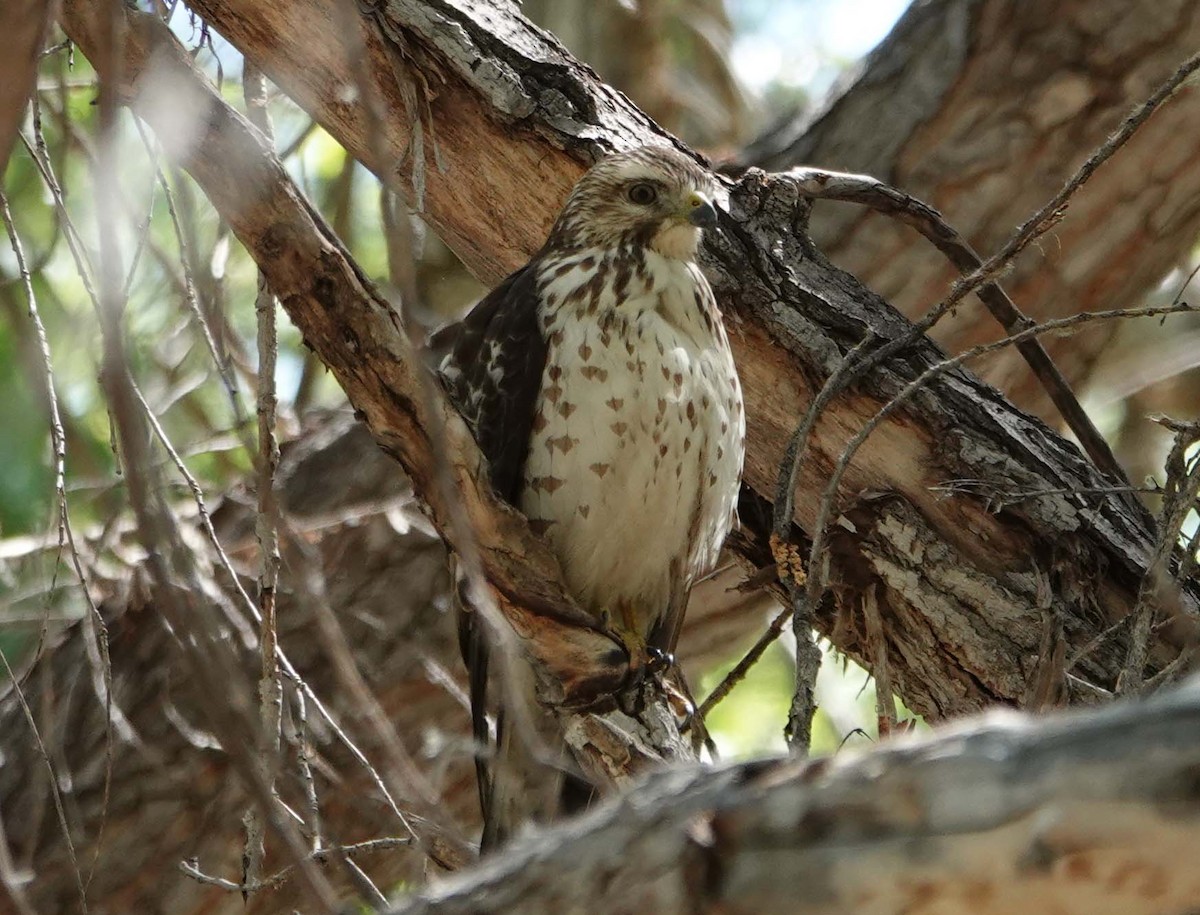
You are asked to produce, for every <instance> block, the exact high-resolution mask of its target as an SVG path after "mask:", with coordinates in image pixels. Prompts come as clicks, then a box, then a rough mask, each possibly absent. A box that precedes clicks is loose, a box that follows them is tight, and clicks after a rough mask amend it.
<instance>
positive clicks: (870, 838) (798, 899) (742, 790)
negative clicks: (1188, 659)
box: [393, 683, 1200, 915]
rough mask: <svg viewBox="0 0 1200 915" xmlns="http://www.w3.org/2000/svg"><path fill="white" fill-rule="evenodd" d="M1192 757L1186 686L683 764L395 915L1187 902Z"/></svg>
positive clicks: (1196, 747) (1197, 837) (1059, 908)
mask: <svg viewBox="0 0 1200 915" xmlns="http://www.w3.org/2000/svg"><path fill="white" fill-rule="evenodd" d="M1146 747H1154V748H1155V752H1154V753H1152V754H1147V753H1146ZM1198 762H1200V686H1197V684H1194V683H1193V684H1191V685H1190V686H1188V687H1187V688H1184V689H1181V690H1178V691H1176V692H1174V693H1172V694H1170V695H1169V696H1163V697H1161V698H1158V699H1154V700H1151V701H1147V702H1145V703H1140V704H1139V703H1125V704H1122V705H1119V706H1109V707H1107V708H1105V709H1102V710H1099V711H1091V712H1082V713H1080V712H1076V713H1071V714H1062V713H1060V714H1058V715H1055V716H1053V717H1043V718H1034V717H1033V716H1027V715H1017V714H1013V713H1007V714H996V713H992V714H990V715H987V716H984V717H982V718H978V719H975V720H972V721H967V722H963V723H961V724H959V725H957V726H955V727H952V728H946V729H945V732H944V733H942V734H940V735H937V736H935V737H933V738H932V739H926V740H914V739H897V740H892V741H888V742H886V743H885V744H883V745H882V746H880V747H878V748H877V749H874V750H871V751H868V752H865V753H862V754H860V755H857V756H851V755H849V754H844V755H840V756H838V757H837V758H835V759H833V760H821V761H819V762H813V763H807V764H806V763H803V762H799V761H795V760H783V759H780V760H773V761H763V760H759V761H756V762H753V763H745V764H741V765H735V766H727V767H722V768H718V769H715V770H707V771H705V770H697V769H684V770H677V771H674V772H670V773H663V774H661V775H659V776H657V777H655V778H652V779H649V780H647V781H646V782H644V783H642V784H641V785H639V786H638V788H637V789H636V790H635V792H634V795H633V797H631V798H627V799H624V800H621V801H619V802H607V803H605V804H604V805H603V806H602V807H601V808H600V809H598V810H596V811H594V812H593V813H591V814H589V815H588V816H586V817H584V818H581V819H580V820H578V821H575V822H572V823H569V824H564V825H563V826H561V827H559V828H555V829H550V830H547V831H546V832H545V833H544V834H542V835H539V836H536V837H533V838H531V839H530V840H529V841H527V842H524V843H517V845H516V846H515V847H514V848H512V849H511V850H510V851H509V852H507V853H505V854H502V855H500V856H498V858H497V860H496V861H494V862H493V864H492V865H491V866H490V867H489V868H487V869H486V870H483V869H481V870H478V871H475V872H474V873H471V874H463V875H462V876H461V877H459V878H457V879H455V880H452V881H447V882H446V883H443V884H441V885H440V886H438V887H435V888H431V889H429V890H427V891H425V892H422V893H419V894H417V895H416V896H415V897H413V898H410V899H409V900H407V901H403V902H401V903H400V904H399V905H397V906H396V908H395V909H393V912H394V913H395V915H458V913H462V915H466V913H471V915H485V913H486V915H500V913H514V915H515V913H518V912H519V913H522V915H541V913H547V915H549V913H558V912H564V911H590V910H591V909H592V908H594V907H595V902H596V900H597V899H603V900H604V901H605V905H606V907H609V908H612V907H615V908H618V909H621V908H622V905H623V904H626V905H627V906H629V907H632V908H633V909H636V910H638V911H648V912H650V911H652V912H655V913H657V915H691V913H695V912H715V911H720V912H722V913H727V915H758V913H761V912H777V913H780V915H788V913H796V915H800V913H804V915H843V913H846V912H857V911H864V907H865V908H866V909H870V910H878V911H881V912H904V911H921V910H929V911H933V910H945V911H954V912H959V911H970V912H973V913H977V915H1023V913H1028V912H1030V911H1038V912H1049V911H1054V912H1061V913H1063V915H1096V913H1098V912H1106V913H1121V915H1159V913H1163V912H1185V911H1191V910H1192V908H1193V907H1194V906H1195V903H1196V899H1197V898H1198V895H1197V894H1198V892H1200V886H1198V884H1197V878H1196V873H1195V869H1194V868H1193V867H1192V866H1191V864H1192V854H1193V850H1194V849H1195V847H1196V843H1198V842H1200V815H1198V813H1197V811H1198V810H1200V808H1198V807H1197V805H1196V804H1195V800H1196V791H1195V785H1194V780H1193V779H1192V778H1191V775H1190V774H1191V773H1192V772H1193V771H1194V768H1195V766H1196V765H1197V763H1198ZM613 849H620V850H621V854H620V855H617V856H614V855H613V853H612V850H613ZM1117 875H1126V876H1125V877H1124V878H1122V877H1118V876H1117ZM1134 875H1136V876H1134ZM634 900H636V902H634Z"/></svg>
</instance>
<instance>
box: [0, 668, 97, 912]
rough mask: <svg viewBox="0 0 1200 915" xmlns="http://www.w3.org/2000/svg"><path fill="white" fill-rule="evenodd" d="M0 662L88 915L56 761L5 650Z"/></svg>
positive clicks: (76, 886)
mask: <svg viewBox="0 0 1200 915" xmlns="http://www.w3.org/2000/svg"><path fill="white" fill-rule="evenodd" d="M0 663H3V664H4V670H5V672H6V673H7V674H8V679H9V682H10V684H11V688H12V691H13V694H14V695H15V696H16V697H17V701H18V702H19V703H20V704H21V710H22V711H23V712H24V713H25V720H26V721H28V722H29V730H30V732H31V733H32V734H33V739H34V742H35V743H36V744H37V749H38V755H39V756H41V758H42V762H44V763H45V764H46V770H47V771H48V772H49V774H50V793H51V796H52V797H53V798H54V809H55V810H56V811H57V813H58V825H59V827H60V828H61V829H62V833H63V839H64V840H66V844H67V857H68V858H69V859H70V861H71V871H72V872H73V873H74V875H75V888H76V890H78V892H79V907H80V908H81V909H82V910H83V912H84V915H87V910H88V908H87V889H86V888H85V887H84V885H83V873H82V872H81V871H80V870H79V859H78V858H77V857H76V855H75V843H74V842H73V841H71V827H70V825H69V824H68V823H67V811H66V808H65V807H64V806H63V799H62V792H61V791H60V790H59V787H58V773H57V772H55V770H54V763H53V762H52V761H51V760H50V753H49V751H48V750H47V749H46V744H45V743H43V742H42V734H41V731H40V729H39V728H38V726H37V720H36V719H35V718H34V716H33V709H31V708H30V707H29V703H28V702H27V701H26V700H25V691H24V690H22V689H21V685H20V683H18V682H17V675H16V673H15V672H14V671H13V669H12V667H11V666H10V665H9V663H8V656H7V655H5V653H4V652H3V651H0Z"/></svg>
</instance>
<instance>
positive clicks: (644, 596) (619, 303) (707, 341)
mask: <svg viewBox="0 0 1200 915" xmlns="http://www.w3.org/2000/svg"><path fill="white" fill-rule="evenodd" d="M714 191H715V186H714V183H713V179H712V177H711V176H710V175H709V174H708V173H707V172H706V171H705V170H704V169H702V168H701V167H700V166H699V165H697V163H696V162H694V161H693V160H692V159H690V158H688V157H687V156H684V155H682V154H681V153H679V152H676V151H674V150H671V149H666V148H660V147H643V148H640V149H636V150H633V151H631V152H627V153H621V154H618V155H614V156H611V157H609V158H607V159H605V160H603V161H602V162H600V163H599V164H598V165H596V166H595V167H594V168H593V169H591V170H590V171H589V172H588V173H587V174H585V175H584V176H583V177H582V178H581V179H580V181H579V183H578V184H577V185H576V186H575V189H574V190H573V191H572V193H571V195H570V197H569V198H568V200H567V202H566V204H565V206H564V207H563V210H562V213H561V214H560V215H559V217H558V220H557V221H556V222H555V224H554V227H553V229H552V230H551V233H550V236H549V238H548V240H547V242H546V245H545V247H543V248H542V250H541V251H539V252H538V254H537V255H536V256H535V257H534V258H533V259H532V260H531V261H530V262H529V263H528V264H527V265H526V266H525V267H523V268H521V269H520V270H518V271H517V272H516V273H514V274H513V275H512V276H510V277H509V278H508V279H506V280H505V281H504V282H503V283H501V284H500V285H499V286H498V287H497V288H496V289H495V290H493V291H492V292H491V293H490V294H489V295H488V296H487V297H486V298H484V299H483V301H481V302H480V303H479V304H478V305H477V306H476V307H475V308H474V309H473V310H472V312H471V313H470V314H469V315H468V316H467V318H466V319H465V321H464V322H463V323H462V325H461V326H460V327H459V329H458V333H459V338H458V341H457V343H456V345H455V347H454V349H453V351H452V353H451V355H450V356H448V357H447V359H446V361H445V362H444V363H443V366H442V375H443V378H444V380H445V383H446V385H447V388H448V390H449V392H450V394H451V396H452V397H453V398H454V400H455V401H456V403H457V404H458V406H459V408H460V409H461V410H462V412H463V414H464V416H465V417H466V419H467V421H468V422H469V423H470V424H471V427H472V429H473V431H474V433H475V436H476V438H477V440H478V442H479V445H480V448H481V449H482V450H483V452H484V455H485V456H486V457H487V460H488V464H489V468H490V473H491V478H492V483H493V485H494V486H495V488H496V489H497V491H498V492H499V494H500V495H501V496H503V497H504V498H505V499H507V500H509V501H510V502H512V503H513V504H514V505H516V506H518V507H519V508H520V509H521V510H522V511H523V512H524V513H525V514H526V515H527V516H528V517H529V519H530V523H531V524H532V525H533V527H534V529H535V530H536V531H538V532H539V533H540V534H542V535H543V536H544V537H545V538H546V540H547V541H548V542H549V543H550V545H551V546H552V547H553V549H554V551H555V552H556V554H557V556H558V559H559V562H560V564H561V566H562V570H563V576H564V579H565V581H566V584H567V586H568V587H569V589H570V590H571V592H572V594H573V596H574V597H575V598H576V600H577V601H578V602H579V604H580V605H581V606H582V607H583V608H584V609H585V610H588V611H589V612H591V613H593V614H594V615H595V616H596V617H597V619H598V620H601V621H604V622H605V623H606V624H607V625H608V626H609V627H610V628H612V629H613V630H614V631H615V632H616V633H617V634H618V635H619V636H620V638H621V640H622V641H623V642H624V643H625V644H626V646H627V647H629V649H630V652H631V655H632V656H637V655H639V654H644V652H645V650H646V648H647V647H648V646H650V647H654V648H659V649H662V650H664V651H670V650H672V649H673V648H674V644H675V640H676V638H677V636H678V630H679V624H680V621H681V614H682V611H683V607H684V604H685V602H686V598H687V593H688V591H689V589H690V588H691V586H692V584H693V583H694V582H695V581H696V579H697V578H699V577H700V576H702V575H704V574H706V573H707V572H709V571H710V570H711V569H712V568H713V566H714V564H715V563H716V561H717V556H718V553H719V551H720V548H721V544H722V542H723V541H724V539H725V536H726V534H727V533H728V532H729V529H730V526H731V525H732V523H733V518H734V510H735V504H736V498H737V491H738V482H739V478H740V475H741V468H742V455H743V450H744V438H745V417H744V411H743V407H742V395H741V389H740V387H739V385H738V379H737V374H736V371H735V369H734V364H733V359H732V356H731V354H730V349H729V343H728V340H727V339H726V336H725V330H724V328H723V326H722V323H721V317H720V313H719V312H718V310H717V307H716V302H715V300H714V298H713V294H712V290H711V289H710V288H709V285H708V283H707V281H706V280H705V279H704V276H703V274H702V273H701V272H700V269H699V267H698V266H697V265H696V262H695V254H696V246H697V243H698V241H699V237H700V230H701V228H702V227H711V226H713V225H715V221H716V211H715V209H714V208H713V205H712V198H713V194H714ZM465 619H466V626H465V627H464V638H463V642H464V653H465V655H466V657H467V661H468V665H470V666H472V667H473V669H472V682H473V694H474V698H473V701H474V702H475V703H476V709H475V711H476V725H477V735H478V736H480V737H481V738H485V737H486V734H487V728H486V719H485V718H484V717H483V702H482V698H483V696H482V694H483V688H484V686H485V685H486V675H485V674H484V673H482V667H483V664H484V662H485V660H486V652H485V651H484V650H483V647H482V646H481V645H480V633H479V632H477V631H476V628H475V625H474V621H473V620H472V619H471V617H470V614H466V615H465ZM509 730H511V729H509ZM499 740H500V743H501V746H500V749H499V750H498V752H497V760H496V765H495V767H494V771H493V772H492V773H491V775H490V776H488V775H485V774H483V773H482V772H481V798H482V801H483V804H484V812H485V822H486V824H487V825H486V826H485V843H488V844H493V843H494V842H496V841H498V840H499V839H501V838H502V837H503V834H504V833H506V832H507V831H509V830H511V829H512V828H513V827H514V826H515V825H516V824H515V823H514V822H513V820H519V819H521V818H523V816H534V817H538V816H544V815H546V814H547V813H548V812H549V811H548V810H547V809H546V805H545V804H533V805H528V804H527V805H525V809H524V810H521V809H519V808H521V806H522V805H521V802H520V799H519V798H518V797H516V796H515V794H514V792H516V791H520V790H528V789H530V788H531V786H530V785H529V784H527V783H525V781H523V780H521V779H515V780H512V784H506V780H505V779H506V777H505V775H504V771H503V770H504V766H505V757H506V755H508V754H509V753H510V752H515V748H514V747H512V746H511V744H513V743H514V738H513V735H512V734H506V729H505V728H503V727H502V726H500V727H499Z"/></svg>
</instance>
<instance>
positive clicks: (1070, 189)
mask: <svg viewBox="0 0 1200 915" xmlns="http://www.w3.org/2000/svg"><path fill="white" fill-rule="evenodd" d="M1198 68H1200V54H1195V55H1193V56H1191V57H1189V58H1188V59H1187V60H1186V61H1185V62H1184V63H1183V64H1181V65H1180V67H1179V68H1178V69H1177V70H1176V71H1175V73H1174V74H1172V75H1171V77H1170V78H1168V79H1167V80H1166V81H1165V82H1164V83H1163V84H1162V85H1161V86H1159V88H1158V89H1156V90H1155V92H1154V93H1153V94H1152V95H1151V96H1150V98H1148V99H1147V100H1146V101H1145V102H1144V103H1143V104H1142V105H1141V106H1139V107H1138V108H1137V109H1135V110H1134V111H1133V112H1132V113H1131V114H1130V115H1129V116H1128V117H1127V118H1126V119H1125V121H1124V122H1123V123H1122V124H1121V127H1120V128H1119V129H1118V130H1117V131H1116V133H1114V134H1113V135H1112V136H1110V137H1109V138H1108V140H1106V141H1105V142H1104V143H1103V144H1102V145H1101V146H1100V147H1099V148H1098V149H1097V150H1096V151H1095V152H1094V153H1093V154H1092V155H1091V156H1090V157H1089V158H1088V160H1087V161H1086V162H1085V163H1084V164H1083V165H1082V166H1081V167H1080V169H1079V170H1078V171H1077V172H1076V173H1075V174H1074V175H1073V176H1072V177H1071V178H1070V179H1069V180H1068V181H1067V183H1066V184H1064V185H1063V187H1062V188H1061V189H1060V190H1059V192H1058V193H1057V194H1055V196H1054V197H1053V198H1051V200H1050V201H1049V202H1047V203H1046V204H1045V205H1044V206H1043V207H1042V208H1041V209H1040V210H1038V211H1037V212H1036V213H1034V215H1033V216H1031V217H1030V218H1029V219H1028V220H1026V221H1025V223H1023V224H1022V225H1021V226H1020V227H1019V228H1018V229H1017V231H1016V232H1015V233H1013V235H1012V236H1011V237H1010V238H1009V240H1008V241H1007V242H1005V244H1004V245H1003V247H1001V248H1000V250H999V251H997V252H996V253H995V254H994V255H992V257H990V258H989V259H988V260H987V261H986V262H984V264H983V265H982V266H980V267H978V268H976V269H975V270H974V271H973V272H972V273H971V274H970V275H969V276H966V277H963V278H962V279H960V280H958V281H957V282H956V283H955V285H954V287H953V288H952V289H951V291H950V295H949V296H947V298H945V299H944V300H943V301H942V302H940V303H939V304H938V305H936V306H934V307H933V308H932V309H930V311H929V312H928V313H927V314H926V315H925V316H924V317H923V318H922V319H921V320H920V321H918V322H917V323H915V324H914V325H913V326H912V327H911V328H910V329H909V331H908V333H906V334H903V335H901V336H900V337H898V338H896V339H895V340H893V341H891V342H890V343H887V344H885V345H884V346H882V347H880V348H879V349H877V350H875V351H874V352H872V353H871V354H870V355H866V349H867V346H866V345H867V344H868V343H869V340H870V338H869V337H868V338H867V339H864V340H863V341H862V342H861V343H859V344H858V345H857V346H856V347H855V348H854V349H853V350H852V351H851V352H850V353H848V354H847V356H846V359H845V360H844V361H843V363H842V365H841V366H840V367H839V369H838V370H837V371H835V372H834V373H833V374H831V375H830V376H829V378H827V379H826V381H825V384H824V385H823V386H822V388H821V390H820V391H819V392H818V394H817V396H816V397H815V398H814V400H813V402H812V404H810V406H809V409H808V411H807V412H806V414H805V416H804V418H803V419H802V420H801V422H800V424H799V426H798V427H797V429H796V432H795V434H794V435H793V436H792V439H791V440H790V441H789V443H788V448H787V451H786V453H785V456H784V460H783V463H782V465H781V466H780V470H779V477H778V485H777V487H776V500H775V505H776V510H775V513H774V524H773V533H774V535H775V537H776V538H778V542H779V543H780V544H786V543H788V542H789V537H790V534H791V525H792V518H793V511H792V510H791V509H792V508H793V507H794V504H793V500H794V495H795V483H796V475H797V472H798V468H799V463H800V461H801V459H802V458H803V456H804V453H805V450H806V449H807V445H808V438H809V435H810V433H811V430H812V427H813V426H814V425H815V423H816V417H817V415H818V414H819V413H820V411H821V410H823V409H824V407H825V405H826V404H828V403H829V401H831V400H832V399H833V398H834V397H836V396H837V395H838V394H840V393H841V392H842V391H843V390H844V389H845V388H846V387H847V386H848V385H849V384H850V383H851V382H852V381H853V380H854V379H855V378H857V377H861V376H862V375H864V374H865V373H866V372H868V371H870V370H871V369H872V368H873V367H874V366H876V365H878V364H880V363H881V362H882V361H883V360H885V359H887V358H889V357H890V356H892V355H893V354H895V353H896V352H899V351H900V350H901V349H904V348H906V347H908V346H909V345H911V344H912V343H914V342H915V341H916V340H917V339H919V338H920V337H921V336H922V335H923V334H924V333H925V332H926V331H927V330H929V329H930V328H931V327H932V326H933V325H934V324H935V323H936V322H937V321H939V320H940V319H941V318H942V317H943V316H944V315H945V314H947V313H948V312H949V311H950V310H951V309H952V308H954V306H955V305H957V304H958V303H959V302H960V301H962V299H964V298H965V297H966V296H967V295H968V294H969V293H970V292H972V291H973V290H975V289H977V288H978V287H980V286H982V285H984V284H985V283H988V282H990V281H992V280H994V279H995V278H996V277H998V276H999V275H1000V273H1001V272H1002V271H1003V270H1004V269H1005V267H1006V266H1007V265H1008V263H1009V262H1010V261H1011V260H1012V259H1013V258H1014V257H1016V256H1017V255H1018V254H1019V253H1020V252H1021V251H1023V250H1024V249H1025V248H1026V247H1027V246H1028V245H1029V244H1030V243H1031V242H1032V241H1033V240H1034V239H1035V238H1037V237H1038V236H1040V235H1041V234H1043V233H1044V232H1046V231H1048V230H1049V229H1050V228H1051V227H1052V226H1053V225H1054V224H1055V222H1057V220H1058V219H1059V218H1061V215H1062V212H1063V208H1064V207H1065V205H1066V203H1067V201H1068V200H1069V199H1070V198H1071V197H1072V196H1073V195H1074V194H1075V193H1076V192H1077V191H1078V190H1079V188H1081V187H1082V186H1083V185H1084V184H1085V183H1087V181H1088V179H1090V178H1091V176H1092V174H1094V173H1095V171H1096V169H1098V168H1099V167H1100V166H1101V165H1102V164H1104V162H1106V161H1107V160H1108V159H1109V158H1111V157H1112V155H1113V154H1114V153H1115V152H1116V151H1117V150H1118V149H1120V148H1121V147H1122V146H1124V145H1125V143H1126V142H1128V141H1129V138H1130V137H1132V136H1133V134H1134V133H1136V132H1137V130H1138V128H1139V127H1141V126H1142V124H1144V123H1145V122H1146V120H1148V119H1149V118H1150V116H1151V115H1153V114H1154V112H1155V111H1157V110H1158V109H1159V108H1160V107H1161V106H1162V105H1163V104H1164V103H1165V102H1166V101H1167V100H1168V99H1169V98H1170V97H1171V96H1172V95H1173V94H1174V92H1175V90H1176V89H1178V88H1179V87H1180V86H1181V85H1182V84H1183V83H1184V82H1185V81H1186V80H1187V79H1188V77H1190V76H1191V75H1192V73H1194V72H1195V71H1196V70H1197V69H1198ZM1026 330H1028V328H1027V329H1026ZM1017 336H1020V337H1022V338H1023V339H1032V337H1033V334H1029V335H1028V336H1026V335H1025V334H1024V333H1021V334H1018V335H1017ZM1009 339H1011V338H1009ZM1001 342H1003V341H1001ZM1005 345H1007V344H1005ZM837 476H838V479H840V477H841V474H840V473H839V474H838V475H837ZM826 491H827V492H828V487H827V490H826ZM781 497H782V499H781ZM826 501H827V500H823V502H822V508H823V514H827V510H826V509H825V502H826ZM781 504H782V505H785V506H787V507H788V510H787V511H782V510H780V505H781ZM823 542H824V528H823V524H822V525H821V526H820V527H818V528H817V536H816V537H815V538H814V541H813V546H812V549H811V550H810V551H809V568H810V569H811V568H812V566H813V564H814V562H815V561H816V560H817V558H818V556H819V549H818V548H819V547H820V548H823ZM823 588H824V582H823V576H817V575H809V578H808V584H807V588H806V598H805V600H804V601H803V602H800V601H798V599H797V598H796V596H795V595H794V593H793V596H792V600H793V606H794V608H795V609H796V611H797V613H796V616H795V617H794V618H793V627H794V628H795V630H796V634H797V674H796V693H795V696H794V697H793V703H792V705H793V713H792V717H790V718H789V724H788V727H789V731H792V730H793V729H794V725H795V724H798V723H802V722H797V721H796V720H795V716H796V715H797V714H799V715H800V716H803V715H805V714H807V715H809V716H810V719H811V714H812V712H813V711H814V710H815V709H814V708H813V706H812V704H811V702H809V703H808V704H807V705H805V704H804V703H803V702H802V692H804V691H805V690H807V691H809V692H811V688H812V686H813V683H812V682H810V681H808V680H807V679H805V676H806V675H807V674H808V673H809V668H810V667H811V665H810V664H807V663H806V664H805V671H804V672H802V671H801V669H800V667H801V664H800V662H801V660H802V659H801V658H800V654H799V653H800V651H801V649H802V647H804V648H805V649H807V644H806V643H807V642H809V641H811V638H812V636H811V633H810V632H808V631H806V630H805V624H806V622H807V620H808V618H809V617H810V616H811V607H812V606H813V604H814V602H815V600H816V596H817V594H818V592H819V591H821V590H823ZM793 590H794V589H793V585H792V584H790V583H789V591H793ZM801 640H803V642H802V641H801ZM812 675H813V676H815V673H814V674H812Z"/></svg>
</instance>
